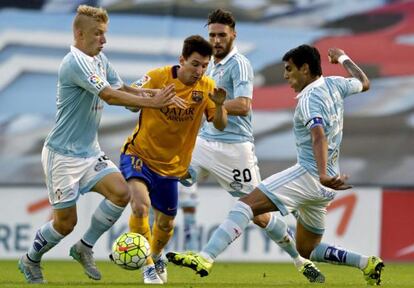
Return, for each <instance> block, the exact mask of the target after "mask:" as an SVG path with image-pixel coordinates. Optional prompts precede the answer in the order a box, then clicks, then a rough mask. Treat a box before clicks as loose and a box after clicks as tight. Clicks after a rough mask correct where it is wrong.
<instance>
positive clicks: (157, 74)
mask: <svg viewBox="0 0 414 288" xmlns="http://www.w3.org/2000/svg"><path fill="white" fill-rule="evenodd" d="M172 68H173V66H171V65H167V66H163V67H158V68H154V69H151V70H149V71H148V72H147V73H146V75H148V76H150V77H151V78H157V79H165V78H168V77H170V75H171V74H172Z"/></svg>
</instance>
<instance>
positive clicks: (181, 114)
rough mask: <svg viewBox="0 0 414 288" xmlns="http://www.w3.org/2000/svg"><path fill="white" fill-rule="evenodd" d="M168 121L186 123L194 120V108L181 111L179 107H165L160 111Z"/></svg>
mask: <svg viewBox="0 0 414 288" xmlns="http://www.w3.org/2000/svg"><path fill="white" fill-rule="evenodd" d="M160 111H161V113H162V114H164V115H165V116H166V117H167V119H168V120H171V121H176V122H185V121H193V120H194V108H191V107H190V108H187V109H181V108H178V107H163V108H161V109H160Z"/></svg>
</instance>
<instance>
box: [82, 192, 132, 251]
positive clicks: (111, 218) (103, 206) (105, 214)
mask: <svg viewBox="0 0 414 288" xmlns="http://www.w3.org/2000/svg"><path fill="white" fill-rule="evenodd" d="M124 208H125V207H120V206H117V205H115V204H114V203H112V202H111V201H109V200H108V199H104V200H102V202H101V203H100V204H99V206H98V208H96V210H95V212H94V213H93V215H92V220H91V225H90V227H89V228H88V230H87V231H86V233H85V235H84V236H83V238H82V240H83V242H84V243H85V244H87V245H89V246H90V247H93V245H95V243H96V241H98V239H99V237H101V235H102V234H103V233H104V232H105V231H107V230H108V229H109V228H111V227H112V225H114V224H115V222H116V221H117V220H118V219H119V217H121V214H122V211H124Z"/></svg>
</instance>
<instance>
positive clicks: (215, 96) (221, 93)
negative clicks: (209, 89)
mask: <svg viewBox="0 0 414 288" xmlns="http://www.w3.org/2000/svg"><path fill="white" fill-rule="evenodd" d="M208 97H210V99H211V100H212V101H213V102H214V103H215V104H216V105H217V106H221V105H223V103H224V101H225V100H226V97H227V91H226V90H225V89H224V88H221V87H218V88H214V92H213V93H209V94H208Z"/></svg>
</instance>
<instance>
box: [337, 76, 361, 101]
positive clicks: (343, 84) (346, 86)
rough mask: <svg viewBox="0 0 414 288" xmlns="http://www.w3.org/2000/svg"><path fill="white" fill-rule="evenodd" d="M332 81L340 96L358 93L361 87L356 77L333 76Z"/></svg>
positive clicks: (344, 96)
mask: <svg viewBox="0 0 414 288" xmlns="http://www.w3.org/2000/svg"><path fill="white" fill-rule="evenodd" d="M334 81H335V85H336V88H337V89H338V91H339V94H340V95H341V96H342V98H346V97H348V96H350V95H352V94H356V93H359V92H361V91H362V88H363V87H362V83H361V81H359V80H358V79H356V78H344V77H335V78H334Z"/></svg>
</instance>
